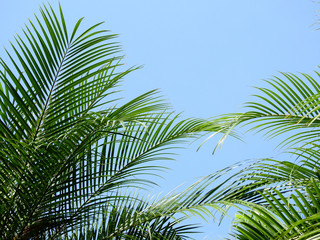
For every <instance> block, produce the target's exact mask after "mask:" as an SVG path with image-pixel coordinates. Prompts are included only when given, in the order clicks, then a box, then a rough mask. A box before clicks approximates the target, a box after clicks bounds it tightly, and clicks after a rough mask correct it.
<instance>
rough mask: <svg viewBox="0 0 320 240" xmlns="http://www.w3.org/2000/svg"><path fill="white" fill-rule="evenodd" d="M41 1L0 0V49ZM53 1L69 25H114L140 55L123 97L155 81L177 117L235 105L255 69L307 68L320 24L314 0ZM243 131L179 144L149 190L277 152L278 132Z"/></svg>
mask: <svg viewBox="0 0 320 240" xmlns="http://www.w3.org/2000/svg"><path fill="white" fill-rule="evenodd" d="M41 2H42V1H38V0H33V1H25V0H14V1H3V2H2V4H1V10H2V11H1V14H0V27H1V35H0V46H1V49H0V54H1V56H4V51H3V47H8V48H9V42H8V40H13V35H14V34H15V33H21V27H22V26H23V25H24V23H26V22H27V20H28V18H29V17H30V18H32V17H33V13H38V9H39V6H40V4H41ZM48 2H49V3H51V4H52V6H53V7H57V5H58V4H57V3H58V1H55V0H49V1H48ZM60 2H61V4H62V7H63V10H64V14H65V16H66V18H67V19H68V22H69V25H71V24H73V23H74V22H75V21H76V20H77V19H78V18H80V17H83V16H84V17H85V21H84V25H85V26H90V25H92V24H94V23H97V22H100V21H105V24H104V28H106V29H110V30H111V31H112V32H113V33H119V34H120V37H119V39H118V40H119V42H120V43H121V44H122V46H123V50H124V54H125V55H126V58H125V60H124V61H125V62H126V63H127V65H128V66H132V65H144V68H143V69H141V70H138V71H136V72H134V73H132V74H131V75H129V76H127V77H126V79H125V82H124V86H123V88H124V89H125V92H124V94H125V96H126V97H127V98H128V99H130V98H132V97H134V96H137V95H138V94H140V93H143V92H146V91H148V90H151V89H155V88H159V89H161V91H162V93H163V95H165V96H166V97H167V99H168V100H169V101H170V102H171V104H172V106H173V108H174V109H175V110H176V111H177V112H184V113H183V114H184V116H186V117H192V116H193V117H205V118H207V117H212V116H215V115H218V114H222V113H228V112H235V111H241V104H242V103H243V102H245V101H247V100H249V99H250V98H249V96H250V95H251V94H253V93H255V90H254V89H253V88H252V86H262V85H263V82H262V81H261V79H266V78H270V77H271V76H272V75H278V71H284V72H293V73H297V72H304V73H310V74H312V71H313V70H316V69H317V66H318V64H320V61H319V56H320V55H319V52H320V44H319V39H320V37H319V36H320V35H319V34H320V31H315V29H316V28H317V27H319V25H314V23H316V21H317V19H318V18H320V17H318V16H317V14H318V10H320V4H319V3H316V1H312V0H241V1H239V0H224V1H222V0H219V1H218V0H197V1H190V0H184V1H182V0H162V1H155V0H136V1H133V0H126V1H125V0H122V1H121V0H119V1H108V0H91V1H84V0H77V1H76V0H61V1H60ZM67 24H68V23H67ZM244 140H245V141H246V143H242V142H239V141H235V140H233V139H228V140H227V142H226V144H225V145H224V146H223V148H222V149H221V150H220V151H218V152H217V153H216V154H215V155H214V156H212V155H211V152H212V150H213V147H214V144H215V142H214V141H211V142H209V143H208V144H207V145H206V146H205V147H204V148H202V149H201V150H200V151H199V152H196V151H195V149H196V147H197V146H196V145H191V146H190V148H188V149H187V150H185V151H179V153H181V154H180V155H179V156H178V157H177V161H176V162H174V163H167V166H168V167H170V168H171V169H172V170H171V171H168V172H167V173H165V174H164V177H165V179H163V180H160V181H159V183H160V185H162V186H163V187H161V188H160V189H157V190H155V192H157V191H163V192H166V191H169V189H171V188H174V187H176V186H178V185H180V184H181V183H185V182H187V183H191V182H192V181H194V180H196V179H198V178H199V177H201V176H204V175H207V174H209V173H211V172H214V171H216V170H219V169H221V168H223V167H225V166H228V165H231V164H232V163H235V162H237V161H240V160H244V159H251V158H259V157H270V156H278V155H277V152H275V151H273V150H274V148H275V146H276V143H277V142H279V141H276V140H272V141H268V142H266V141H263V137H262V136H255V137H253V136H251V135H250V136H249V135H248V137H245V138H244ZM228 224H229V222H228V221H226V222H225V223H223V224H222V225H221V226H220V227H218V226H217V224H216V223H211V224H206V225H205V227H204V228H203V229H202V230H203V231H205V234H203V235H199V236H197V237H196V238H197V239H203V238H206V239H220V237H221V236H226V233H227V232H228Z"/></svg>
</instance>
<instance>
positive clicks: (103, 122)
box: [0, 5, 241, 239]
mask: <svg viewBox="0 0 320 240" xmlns="http://www.w3.org/2000/svg"><path fill="white" fill-rule="evenodd" d="M40 13H41V18H38V17H37V16H36V23H37V24H35V23H33V22H32V21H30V22H29V25H28V26H26V27H25V28H24V30H23V35H22V36H20V35H16V37H15V43H11V46H12V51H7V59H8V61H5V60H4V59H1V60H0V64H1V68H2V69H1V71H0V108H1V111H0V145H1V151H0V238H1V239H148V238H149V239H187V238H190V235H189V234H190V233H192V232H194V231H195V229H196V226H193V225H189V224H183V222H182V221H183V220H184V219H185V218H186V217H188V216H190V215H194V214H195V215H199V216H201V217H206V218H208V217H210V218H211V217H212V209H217V210H219V211H221V212H223V211H224V209H222V206H223V205H222V204H221V203H220V202H221V201H229V200H230V199H233V198H237V199H240V198H241V197H238V196H240V195H237V189H236V190H235V191H234V192H233V191H231V192H230V189H229V185H226V186H225V185H224V184H221V185H220V186H219V187H216V188H215V189H213V190H210V191H209V192H208V191H207V190H206V189H207V187H208V186H209V185H210V184H211V183H212V182H213V181H216V180H217V179H218V178H220V177H221V175H222V174H223V173H225V172H228V171H229V170H230V169H228V168H227V169H224V170H222V171H219V172H217V173H215V174H212V175H210V176H208V177H206V178H204V179H202V180H201V181H199V182H196V183H195V184H193V185H191V186H190V187H189V188H187V189H186V190H184V191H182V192H177V193H175V192H173V193H170V194H168V195H166V196H165V197H162V198H160V199H153V198H151V197H148V196H144V195H143V191H142V192H140V190H139V189H143V188H146V187H148V186H149V185H152V184H154V182H153V181H151V180H150V179H152V178H148V177H146V175H148V174H149V175H151V176H152V175H154V174H157V172H155V170H161V169H163V167H162V166H159V164H157V162H156V161H157V160H169V159H171V158H172V156H171V155H170V154H171V153H172V152H173V149H174V148H176V147H181V146H182V145H181V144H182V143H185V142H188V141H190V140H191V139H194V138H197V137H200V136H202V135H203V134H207V133H212V132H223V131H224V130H225V129H224V128H221V127H220V125H216V124H215V120H213V121H207V120H202V119H184V120H180V119H179V116H178V115H174V113H171V112H170V111H168V106H167V105H166V103H165V102H164V101H162V99H161V97H159V95H158V93H157V91H150V92H147V93H145V94H142V95H141V96H138V97H136V98H134V99H132V100H130V101H129V102H127V103H125V104H122V105H120V104H119V103H118V102H117V99H118V97H117V92H118V89H117V87H118V85H119V83H120V81H122V79H123V77H125V76H126V75H127V74H128V73H130V72H132V71H134V70H136V69H137V68H129V69H126V70H123V66H122V63H121V60H122V57H121V56H117V54H118V53H119V51H120V48H119V46H118V45H117V43H115V42H112V39H114V38H115V37H116V35H114V34H111V33H109V32H108V31H106V30H100V29H99V26H100V25H101V23H98V24H96V25H94V26H92V27H89V28H88V29H85V30H83V31H80V28H81V27H80V24H81V22H82V19H79V20H78V21H77V22H76V24H75V26H74V27H73V29H72V30H71V31H69V30H68V27H67V24H66V22H65V18H64V15H63V12H62V10H61V7H60V8H59V14H56V13H55V11H54V10H53V9H52V8H51V6H45V5H44V6H43V7H42V8H41V9H40ZM240 192H241V191H240Z"/></svg>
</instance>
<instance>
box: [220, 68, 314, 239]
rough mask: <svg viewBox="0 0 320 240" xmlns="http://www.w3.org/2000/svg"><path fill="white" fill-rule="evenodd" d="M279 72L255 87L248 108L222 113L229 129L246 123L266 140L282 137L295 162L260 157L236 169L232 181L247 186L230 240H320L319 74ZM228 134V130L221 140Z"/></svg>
mask: <svg viewBox="0 0 320 240" xmlns="http://www.w3.org/2000/svg"><path fill="white" fill-rule="evenodd" d="M315 73H316V78H314V77H312V76H310V75H308V74H301V75H295V74H290V73H281V75H282V77H281V76H280V77H274V78H273V79H270V80H266V82H267V84H268V86H267V87H265V88H258V90H259V92H260V93H258V94H257V95H254V96H255V97H256V99H255V100H254V101H253V102H249V103H247V104H246V108H247V109H248V111H246V112H245V113H233V114H227V115H224V116H221V117H219V118H218V119H217V121H218V122H220V123H219V124H220V125H221V126H225V127H226V128H228V129H229V131H232V130H234V129H235V127H236V126H246V127H249V130H251V131H255V132H264V134H265V135H266V137H267V138H274V137H282V141H281V142H280V144H279V147H281V148H284V149H285V151H286V152H288V154H289V155H291V156H293V157H295V161H294V162H292V161H280V160H276V159H262V160H260V161H257V162H255V163H253V164H251V165H249V166H247V167H246V168H245V169H243V170H242V171H240V172H239V173H238V174H237V176H234V177H232V179H233V180H232V181H239V186H242V187H243V189H246V190H247V191H246V192H245V195H246V196H247V198H245V197H242V199H241V201H234V202H235V203H236V204H238V206H242V207H244V208H243V209H242V210H240V211H239V213H238V214H237V216H236V218H235V220H234V224H233V229H234V231H233V233H232V234H231V236H232V239H261V240H262V239H263V240H267V239H279V240H280V239H281V240H282V239H292V240H293V239H310V240H311V239H320V228H319V224H320V204H319V203H320V174H319V172H320V165H319V164H320V154H319V148H320V144H319V140H320V138H319V136H320V135H319V134H320V107H319V106H320V84H319V80H318V79H317V78H319V77H320V74H319V73H318V72H315ZM227 135H228V131H226V133H225V136H224V137H223V140H224V139H225V137H226V136H227Z"/></svg>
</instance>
